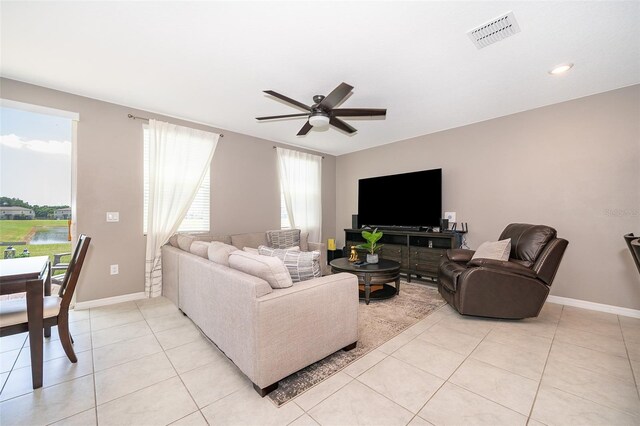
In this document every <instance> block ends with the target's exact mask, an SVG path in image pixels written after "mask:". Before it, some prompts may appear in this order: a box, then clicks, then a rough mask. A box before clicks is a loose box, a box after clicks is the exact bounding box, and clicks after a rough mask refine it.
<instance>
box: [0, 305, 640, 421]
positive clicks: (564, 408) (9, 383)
mask: <svg viewBox="0 0 640 426" xmlns="http://www.w3.org/2000/svg"><path fill="white" fill-rule="evenodd" d="M72 317H73V318H72V321H73V322H72V323H71V332H72V333H73V335H74V338H75V341H76V343H75V346H76V351H77V354H78V359H79V361H78V363H77V364H71V363H69V362H68V360H67V359H66V357H65V355H64V352H63V351H62V350H61V348H60V344H59V342H58V341H57V333H56V331H55V330H54V331H53V333H52V337H51V339H48V341H47V342H46V343H45V368H44V371H45V373H44V387H43V388H42V389H38V390H36V391H33V390H32V389H31V388H30V382H31V380H30V374H31V372H30V367H29V362H30V359H29V346H28V341H27V338H26V334H21V335H17V336H9V337H4V338H2V339H0V381H1V382H0V384H1V385H2V392H1V393H0V424H2V425H3V426H8V425H13V424H23V425H37V424H43V425H45V424H56V425H92V424H98V423H99V424H101V425H124V424H135V425H163V424H181V425H206V424H229V425H251V424H256V425H272V424H273V425H296V426H303V425H318V424H320V425H356V424H358V425H386V424H389V425H407V424H409V425H414V426H416V425H469V424H486V425H500V424H505V425H520V424H521V425H525V424H529V425H568V424H594V425H626V424H629V425H632V424H635V425H638V424H640V399H639V397H638V383H640V319H633V318H628V317H618V316H616V315H612V314H606V313H601V312H593V311H587V310H582V309H577V308H571V307H563V306H561V305H554V304H547V305H545V307H544V309H543V312H542V314H541V315H540V317H539V318H537V319H532V320H525V321H498V320H487V319H480V318H468V317H462V316H460V315H458V314H457V313H456V312H455V311H453V310H452V309H451V308H449V307H448V306H444V307H443V308H441V309H439V310H438V311H437V312H435V313H434V314H432V315H430V316H429V317H427V318H425V319H424V320H422V321H421V322H419V323H418V324H416V325H415V326H413V327H411V328H410V329H408V330H406V331H405V332H403V333H402V334H400V335H399V336H397V337H395V338H394V339H392V340H391V341H389V342H387V343H386V344H384V345H383V346H381V347H379V348H378V349H376V350H374V351H372V352H371V353H369V354H368V355H366V356H365V357H363V358H361V359H360V360H358V361H356V362H355V363H353V364H351V365H350V366H348V367H347V368H346V369H344V370H343V371H341V372H339V373H337V374H335V375H334V376H332V377H331V378H330V379H328V380H326V381H325V382H323V383H321V384H320V385H318V386H316V387H315V388H313V389H311V390H309V391H308V392H306V393H304V394H302V395H300V396H299V397H298V398H296V399H295V400H293V401H291V402H289V403H288V404H285V405H284V406H282V407H281V408H276V407H275V406H274V405H273V404H272V403H271V401H270V400H269V399H267V398H265V399H262V398H260V397H258V395H257V394H256V393H255V391H254V390H253V389H252V387H251V383H250V382H249V381H248V380H247V379H246V378H245V377H244V375H242V373H240V372H239V371H238V369H237V368H236V367H235V366H234V365H233V364H232V363H231V362H230V361H229V360H228V359H227V358H226V357H225V356H224V355H222V353H220V351H218V349H217V348H216V347H215V346H213V345H212V344H210V343H209V342H208V341H207V340H206V339H204V338H203V337H202V336H201V334H200V333H199V331H198V330H197V329H196V327H195V326H194V325H193V324H192V323H191V321H190V320H189V319H188V318H186V317H185V316H183V315H182V314H181V313H180V312H179V311H178V310H177V309H176V308H175V306H173V304H171V302H169V301H168V300H166V299H163V298H158V299H153V300H144V301H138V302H127V303H122V304H119V305H113V306H108V307H101V308H96V309H91V310H90V311H78V312H73V313H72ZM283 362H285V361H284V360H283ZM634 374H635V376H634Z"/></svg>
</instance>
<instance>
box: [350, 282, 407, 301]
mask: <svg viewBox="0 0 640 426" xmlns="http://www.w3.org/2000/svg"><path fill="white" fill-rule="evenodd" d="M360 287H362V288H361V289H360V290H359V292H358V293H359V296H360V300H364V301H365V303H366V304H367V305H368V304H369V300H382V299H390V298H392V297H393V296H395V295H396V294H397V293H398V290H397V289H396V288H395V287H394V286H392V285H389V284H382V288H380V289H377V290H373V291H371V292H370V293H369V300H367V299H366V294H365V290H364V285H361V286H360Z"/></svg>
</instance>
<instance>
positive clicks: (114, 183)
mask: <svg viewBox="0 0 640 426" xmlns="http://www.w3.org/2000/svg"><path fill="white" fill-rule="evenodd" d="M0 96H1V97H2V98H4V99H10V100H14V101H19V102H25V103H30V104H35V105H41V106H46V107H50V108H56V109H62V110H66V111H72V112H77V113H79V114H80V121H79V123H78V130H77V142H78V143H77V169H78V174H77V218H76V222H77V230H78V232H82V233H86V234H87V235H89V236H91V237H92V238H93V239H92V242H91V247H90V251H89V254H88V258H87V261H86V263H85V267H84V268H83V273H82V278H81V282H80V284H79V287H78V290H77V300H78V301H79V302H84V301H88V300H94V299H100V298H104V297H112V296H119V295H125V294H130V293H135V292H140V291H143V290H144V263H145V262H144V254H145V238H144V235H143V233H142V219H143V218H142V207H143V206H142V179H143V169H142V164H143V163H142V123H141V122H140V121H134V120H130V119H128V118H127V114H128V113H131V114H134V115H138V116H143V117H151V118H156V119H161V120H166V121H169V122H172V123H176V124H182V125H187V126H191V127H196V128H200V129H204V130H210V131H218V132H219V130H218V129H213V128H210V127H206V126H202V125H197V124H192V123H188V122H185V121H181V120H176V119H172V118H168V117H163V116H160V115H157V114H152V113H149V112H146V111H140V110H135V109H133V108H127V107H124V106H120V105H115V104H110V103H107V102H102V101H98V100H95V99H90V98H85V97H81V96H75V95H71V94H68V93H64V92H59V91H55V90H50V89H46V88H43V87H38V86H33V85H29V84H25V83H21V82H17V81H13V80H8V79H2V80H0ZM223 133H224V135H225V137H224V138H222V139H220V142H219V143H218V147H217V149H216V153H215V155H214V159H213V162H212V170H211V180H212V182H211V188H212V197H211V204H212V207H211V230H212V232H215V233H220V234H226V233H239V232H251V231H264V230H267V229H276V228H279V227H280V193H279V187H278V178H277V170H276V153H275V150H274V149H273V145H274V143H273V142H271V141H267V140H264V139H258V138H253V137H250V136H246V135H242V134H238V133H233V132H229V131H224V132H223ZM322 174H323V180H322V185H323V237H324V236H325V235H329V234H333V232H334V229H335V197H334V194H335V157H333V156H330V155H325V159H324V160H323V169H322ZM107 211H119V212H120V222H118V223H106V220H105V219H106V218H105V215H106V212H107ZM116 263H117V264H119V269H120V274H119V275H113V276H112V275H110V274H109V265H111V264H116Z"/></svg>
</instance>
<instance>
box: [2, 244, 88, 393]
mask: <svg viewBox="0 0 640 426" xmlns="http://www.w3.org/2000/svg"><path fill="white" fill-rule="evenodd" d="M90 241H91V238H89V237H87V236H85V235H80V237H79V238H78V244H77V245H76V248H75V250H74V252H73V257H72V258H71V261H70V262H69V266H68V268H67V272H66V273H65V277H64V281H63V283H62V286H61V287H60V291H59V293H58V295H57V296H50V295H49V294H50V291H51V290H50V288H51V281H50V279H49V275H50V264H49V258H48V257H47V256H42V257H35V258H24V259H11V260H5V261H3V262H16V261H22V260H25V261H28V260H31V261H33V260H37V262H35V263H34V264H36V265H38V268H39V269H40V270H39V271H37V269H38V268H36V269H34V268H33V267H30V269H31V270H32V271H36V275H34V272H29V273H23V274H22V275H21V276H20V277H21V280H22V281H20V280H18V279H17V277H18V276H19V275H16V274H13V277H12V278H7V277H8V276H9V274H7V273H5V272H6V271H7V270H8V269H10V268H14V267H13V266H12V265H11V264H9V263H4V264H3V268H2V272H3V273H2V279H1V280H0V282H1V283H2V286H1V287H2V288H3V292H4V289H5V288H7V289H8V288H9V287H11V286H13V285H18V284H20V282H21V283H22V284H21V285H23V286H25V287H26V292H27V294H26V298H24V299H15V300H9V301H7V302H3V303H2V304H1V305H0V337H4V336H10V335H12V334H18V333H24V332H25V331H28V332H29V343H30V347H31V375H32V380H33V388H34V389H36V388H39V387H42V370H43V365H42V358H43V357H42V346H43V345H42V336H43V334H44V335H45V336H46V335H47V332H46V330H47V329H50V328H51V327H52V326H56V325H57V326H58V334H59V336H60V343H61V344H62V348H63V349H64V352H65V354H66V355H67V357H68V358H69V360H70V361H71V362H74V363H75V362H78V359H77V357H76V354H75V352H74V351H73V339H72V338H71V334H69V305H70V304H71V298H72V296H73V292H74V290H75V288H76V284H77V283H78V277H79V276H80V270H81V269H82V264H83V263H84V258H85V256H86V254H87V249H88V248H89V242H90ZM42 258H44V259H43V260H44V262H40V260H39V259H42ZM14 269H16V268H14ZM17 269H20V267H17ZM23 269H25V268H23ZM27 269H29V268H26V269H25V271H26V270H27ZM5 279H6V281H5ZM43 286H44V287H43ZM47 287H48V288H47ZM23 291H24V290H23ZM43 292H44V294H45V296H44V298H43V296H42V295H43Z"/></svg>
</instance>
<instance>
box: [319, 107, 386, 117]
mask: <svg viewBox="0 0 640 426" xmlns="http://www.w3.org/2000/svg"><path fill="white" fill-rule="evenodd" d="M331 114H332V115H333V116H335V117H376V116H386V115H387V110H386V109H384V108H381V109H378V108H338V109H334V110H332V111H331Z"/></svg>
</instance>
